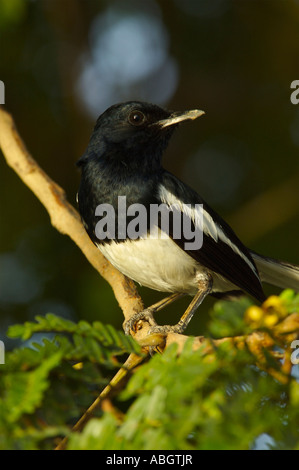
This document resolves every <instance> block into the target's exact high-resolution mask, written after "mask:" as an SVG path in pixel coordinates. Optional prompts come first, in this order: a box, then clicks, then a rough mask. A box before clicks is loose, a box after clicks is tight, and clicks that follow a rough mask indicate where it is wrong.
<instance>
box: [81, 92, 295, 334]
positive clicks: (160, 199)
mask: <svg viewBox="0 0 299 470" xmlns="http://www.w3.org/2000/svg"><path fill="white" fill-rule="evenodd" d="M202 114H204V112H203V111H200V110H192V111H185V112H171V111H167V110H165V109H162V108H161V107H159V106H156V105H153V104H149V103H144V102H138V101H130V102H126V103H121V104H116V105H114V106H111V107H110V108H109V109H107V110H106V111H105V112H104V113H103V114H101V116H100V117H99V118H98V120H97V122H96V125H95V128H94V131H93V133H92V135H91V138H90V142H89V145H88V147H87V149H86V151H85V153H84V154H83V156H82V157H81V158H80V160H79V161H78V163H77V164H78V166H79V167H80V168H81V170H82V177H81V183H80V188H79V192H78V204H79V210H80V214H81V217H82V220H83V224H84V227H85V229H86V231H87V233H88V235H89V237H90V238H91V240H92V242H93V243H94V244H95V245H96V246H97V247H98V248H99V249H100V250H101V252H102V253H103V254H104V256H105V257H106V258H107V259H108V260H109V261H110V262H111V263H112V264H113V265H114V266H115V267H116V268H117V269H118V270H119V271H121V272H122V273H123V274H125V275H126V276H128V277H129V278H131V279H133V280H134V281H137V282H138V283H140V284H141V285H143V286H147V287H149V288H151V289H155V290H158V291H164V292H169V293H173V294H174V295H172V296H170V297H169V299H170V301H172V300H173V299H174V298H176V296H179V295H181V294H190V295H192V296H194V297H193V299H192V301H191V303H190V305H189V307H188V308H187V310H186V312H185V313H184V314H183V316H182V318H181V319H180V321H179V322H178V323H177V324H176V325H174V326H168V325H166V326H162V327H160V326H158V325H156V323H155V322H154V320H153V317H152V311H150V310H147V311H144V312H143V313H141V314H139V315H135V316H133V317H132V319H131V321H130V322H129V323H128V324H127V325H126V328H125V330H126V331H127V332H128V331H129V330H130V328H133V326H134V323H135V322H136V321H137V320H138V319H140V318H147V319H148V320H149V321H150V324H151V325H156V326H153V327H152V329H151V331H152V332H156V331H158V332H168V331H174V332H179V333H180V332H182V331H183V330H184V329H185V328H186V326H187V324H188V323H189V321H190V319H191V318H192V316H193V314H194V312H195V310H196V309H197V307H198V306H199V305H200V303H201V302H202V301H203V299H204V298H205V297H206V296H207V295H208V294H212V295H214V296H217V297H225V296H231V295H237V294H241V293H246V294H249V295H250V296H252V297H253V298H255V299H256V300H258V301H259V302H262V301H263V300H264V299H265V294H264V292H263V288H262V285H261V282H266V283H270V284H272V285H275V286H279V287H281V288H293V289H295V290H299V267H298V266H294V265H291V264H289V263H285V262H282V261H278V260H275V259H271V258H267V257H264V256H262V255H259V254H257V253H255V252H253V251H250V250H249V249H247V248H246V247H245V246H244V245H243V243H242V242H241V241H240V240H239V238H238V237H237V235H236V234H235V233H234V231H233V230H232V229H231V227H230V226H229V225H228V224H227V223H226V222H225V221H224V220H223V219H222V218H221V217H220V216H219V215H218V214H217V213H216V212H215V211H214V210H213V209H211V208H210V207H209V206H208V204H207V203H206V202H205V201H204V200H203V199H202V198H201V197H200V196H199V195H198V194H197V193H196V192H195V191H194V190H193V189H191V188H190V187H188V186H187V185H186V184H185V183H183V182H182V181H180V180H179V179H178V178H177V177H175V176H174V175H172V174H171V173H170V172H168V171H167V170H165V169H164V168H163V166H162V155H163V152H164V150H165V149H166V147H167V145H168V142H169V139H170V138H171V136H172V134H173V131H174V129H175V128H176V127H177V126H178V125H179V124H180V123H182V122H183V121H187V120H193V119H196V118H197V117H199V116H201V115H202ZM119 196H122V197H124V196H125V197H126V207H128V206H131V205H132V204H141V205H142V206H143V207H145V208H146V209H147V210H148V211H150V207H151V205H157V204H158V205H160V204H162V203H163V204H166V205H167V206H169V207H176V208H178V210H179V211H181V213H182V214H184V217H185V219H186V218H187V219H189V221H190V224H191V225H192V226H193V228H195V229H196V228H199V227H197V224H198V220H199V217H198V213H197V211H198V209H197V208H198V205H201V206H200V207H201V208H202V211H201V216H202V219H201V220H202V224H201V227H200V229H201V230H202V236H203V239H202V246H201V248H199V249H196V250H192V249H188V248H186V246H187V245H186V241H187V240H186V239H185V238H184V232H183V231H182V234H181V236H180V237H179V238H175V237H174V236H173V234H172V231H171V229H170V230H169V233H167V234H166V236H165V234H164V236H163V237H152V236H150V234H149V225H150V223H151V222H150V221H149V224H148V226H147V230H146V233H143V234H141V235H140V234H139V236H138V237H137V238H135V239H134V237H129V236H128V234H126V233H122V234H119V233H118V232H117V230H116V231H115V233H114V236H113V237H112V236H110V237H109V236H107V237H106V238H104V237H99V236H98V234H97V230H96V227H97V223H98V222H99V220H100V219H101V217H99V216H98V215H96V214H99V211H97V212H96V209H97V207H98V206H100V205H103V204H105V206H102V207H108V206H107V205H109V207H112V208H113V210H114V213H115V224H116V227H118V226H119V224H120V222H122V221H123V220H126V223H127V224H128V223H129V220H128V219H124V216H125V215H126V214H123V213H121V211H120V210H119V206H118V201H119ZM133 207H134V206H133ZM101 214H102V216H103V213H101ZM130 220H132V217H131V219H130ZM158 225H159V223H158ZM160 229H161V227H160ZM166 303H167V302H166ZM161 305H162V303H161Z"/></svg>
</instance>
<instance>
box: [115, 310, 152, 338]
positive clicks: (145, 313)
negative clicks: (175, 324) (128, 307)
mask: <svg viewBox="0 0 299 470" xmlns="http://www.w3.org/2000/svg"><path fill="white" fill-rule="evenodd" d="M141 321H146V322H147V323H148V324H149V325H150V326H151V328H154V327H155V326H158V325H157V323H156V321H155V319H154V316H153V310H152V309H151V308H146V309H145V310H142V312H138V313H135V314H134V315H132V316H131V317H130V318H129V319H128V320H126V321H124V323H123V329H124V331H125V334H126V335H129V334H130V331H135V332H136V331H137V330H139V329H140V327H141V325H138V323H139V322H141Z"/></svg>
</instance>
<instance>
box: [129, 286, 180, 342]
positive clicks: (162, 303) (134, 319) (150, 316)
mask: <svg viewBox="0 0 299 470" xmlns="http://www.w3.org/2000/svg"><path fill="white" fill-rule="evenodd" d="M184 295H185V294H181V293H176V294H171V295H169V296H168V297H165V298H164V299H162V300H159V302H157V303H155V304H153V305H151V306H150V307H148V308H146V309H144V310H142V311H141V312H138V313H135V314H134V315H132V316H131V318H129V319H128V320H126V321H124V322H123V329H124V331H125V333H126V335H129V334H130V330H136V327H137V323H138V322H139V321H140V320H145V321H147V322H148V323H149V324H150V326H152V327H155V326H158V325H157V323H156V321H155V319H154V313H156V312H158V311H159V310H162V308H164V307H166V306H167V305H170V304H172V302H174V301H175V300H177V299H179V298H180V297H183V296H184Z"/></svg>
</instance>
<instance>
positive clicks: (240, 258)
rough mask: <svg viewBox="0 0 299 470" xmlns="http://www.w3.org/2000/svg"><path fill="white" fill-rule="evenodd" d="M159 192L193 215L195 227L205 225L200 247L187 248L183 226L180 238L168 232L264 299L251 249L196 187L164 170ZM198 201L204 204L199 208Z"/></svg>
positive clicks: (191, 252) (210, 266) (193, 253)
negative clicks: (194, 188)
mask: <svg viewBox="0 0 299 470" xmlns="http://www.w3.org/2000/svg"><path fill="white" fill-rule="evenodd" d="M157 196H158V199H159V200H161V202H163V203H164V204H166V205H168V206H172V207H173V206H174V207H179V209H180V210H181V211H182V212H183V213H184V215H185V217H187V218H190V219H191V221H192V222H191V223H192V225H193V227H194V229H195V228H197V229H199V230H201V228H202V236H203V238H202V246H201V248H200V249H196V250H194V249H189V248H188V249H186V248H185V247H186V243H188V242H190V240H187V239H186V237H185V236H184V231H183V230H181V236H180V238H175V237H174V236H173V234H172V233H169V235H170V236H171V237H172V238H173V241H174V242H175V243H176V244H177V245H179V246H180V247H181V248H182V249H184V250H185V251H186V252H187V253H188V254H189V255H190V256H191V257H192V258H193V259H195V260H196V261H198V262H199V263H200V264H202V265H203V266H205V267H207V268H208V269H210V270H212V271H214V272H216V273H218V274H220V275H221V276H223V277H224V278H226V279H228V280H229V281H230V282H232V283H233V284H234V285H235V286H237V287H239V288H240V289H241V290H243V291H245V292H247V293H248V294H250V295H252V296H253V297H255V298H256V299H258V300H259V301H263V300H264V299H265V295H264V292H263V289H262V286H261V282H260V278H259V273H258V270H257V268H256V265H255V263H254V261H253V258H252V256H251V254H250V253H249V250H247V248H246V247H245V246H244V245H243V244H242V242H241V241H240V240H239V239H238V237H237V236H236V234H235V233H234V231H233V230H232V229H231V227H230V226H229V225H228V224H227V223H226V222H225V221H224V220H223V219H222V218H221V217H220V216H219V215H218V214H216V212H214V211H213V210H212V209H211V208H210V207H209V206H208V205H207V204H206V203H205V202H204V201H203V200H202V199H201V197H200V196H199V195H198V194H197V193H196V192H195V191H194V190H192V189H191V188H189V187H188V186H187V185H186V184H184V183H183V182H181V181H180V180H178V179H177V178H176V177H175V176H173V175H172V174H171V173H168V172H166V171H165V172H164V173H163V177H162V179H161V180H160V183H159V185H158V195H157ZM196 205H202V206H200V209H198V208H196ZM200 221H201V222H202V223H201V222H200ZM170 230H171V229H170Z"/></svg>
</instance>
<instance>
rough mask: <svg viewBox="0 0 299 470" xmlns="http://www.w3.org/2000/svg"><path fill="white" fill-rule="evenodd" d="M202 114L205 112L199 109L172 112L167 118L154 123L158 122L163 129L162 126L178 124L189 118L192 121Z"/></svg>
mask: <svg viewBox="0 0 299 470" xmlns="http://www.w3.org/2000/svg"><path fill="white" fill-rule="evenodd" d="M203 114H205V112H204V111H201V110H200V109H191V110H190V111H183V112H174V113H172V114H171V115H170V116H169V118H167V119H162V120H161V121H158V122H157V123H156V124H158V125H159V126H160V127H161V128H162V129H163V128H164V127H168V126H173V125H175V124H179V123H180V122H182V121H189V120H191V121H193V120H194V119H197V118H198V117H199V116H202V115H203Z"/></svg>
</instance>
